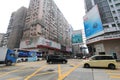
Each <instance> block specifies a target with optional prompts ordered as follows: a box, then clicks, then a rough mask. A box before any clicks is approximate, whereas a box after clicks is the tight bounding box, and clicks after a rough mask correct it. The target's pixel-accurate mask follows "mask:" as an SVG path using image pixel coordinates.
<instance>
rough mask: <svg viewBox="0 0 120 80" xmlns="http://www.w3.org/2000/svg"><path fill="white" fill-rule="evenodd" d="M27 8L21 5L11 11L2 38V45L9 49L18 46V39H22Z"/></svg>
mask: <svg viewBox="0 0 120 80" xmlns="http://www.w3.org/2000/svg"><path fill="white" fill-rule="evenodd" d="M26 12H27V8H25V7H21V8H20V9H18V10H17V11H16V12H13V13H12V15H11V18H10V21H9V25H8V28H7V32H6V34H5V35H4V38H3V43H2V46H3V47H8V48H10V49H14V48H19V45H20V40H21V39H22V35H23V29H24V25H25V23H24V22H25V17H26Z"/></svg>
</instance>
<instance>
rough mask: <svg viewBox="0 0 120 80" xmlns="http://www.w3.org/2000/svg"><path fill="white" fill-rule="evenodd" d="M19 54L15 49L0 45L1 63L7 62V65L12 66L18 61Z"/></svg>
mask: <svg viewBox="0 0 120 80" xmlns="http://www.w3.org/2000/svg"><path fill="white" fill-rule="evenodd" d="M16 60H17V54H15V52H14V50H11V49H8V48H4V47H0V64H6V66H11V65H12V64H13V63H16Z"/></svg>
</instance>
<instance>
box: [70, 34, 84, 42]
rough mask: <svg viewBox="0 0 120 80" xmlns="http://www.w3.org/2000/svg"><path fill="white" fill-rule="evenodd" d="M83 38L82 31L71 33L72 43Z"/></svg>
mask: <svg viewBox="0 0 120 80" xmlns="http://www.w3.org/2000/svg"><path fill="white" fill-rule="evenodd" d="M82 42H83V39H82V33H81V34H80V33H76V34H73V35H72V43H82Z"/></svg>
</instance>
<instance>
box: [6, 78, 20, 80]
mask: <svg viewBox="0 0 120 80" xmlns="http://www.w3.org/2000/svg"><path fill="white" fill-rule="evenodd" d="M21 78H22V77H15V78H9V79H7V80H19V79H21Z"/></svg>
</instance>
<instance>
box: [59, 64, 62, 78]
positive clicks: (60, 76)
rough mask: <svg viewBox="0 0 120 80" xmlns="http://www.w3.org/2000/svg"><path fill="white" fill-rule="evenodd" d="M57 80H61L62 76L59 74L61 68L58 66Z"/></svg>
mask: <svg viewBox="0 0 120 80" xmlns="http://www.w3.org/2000/svg"><path fill="white" fill-rule="evenodd" d="M58 80H62V74H61V66H60V64H59V65H58Z"/></svg>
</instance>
